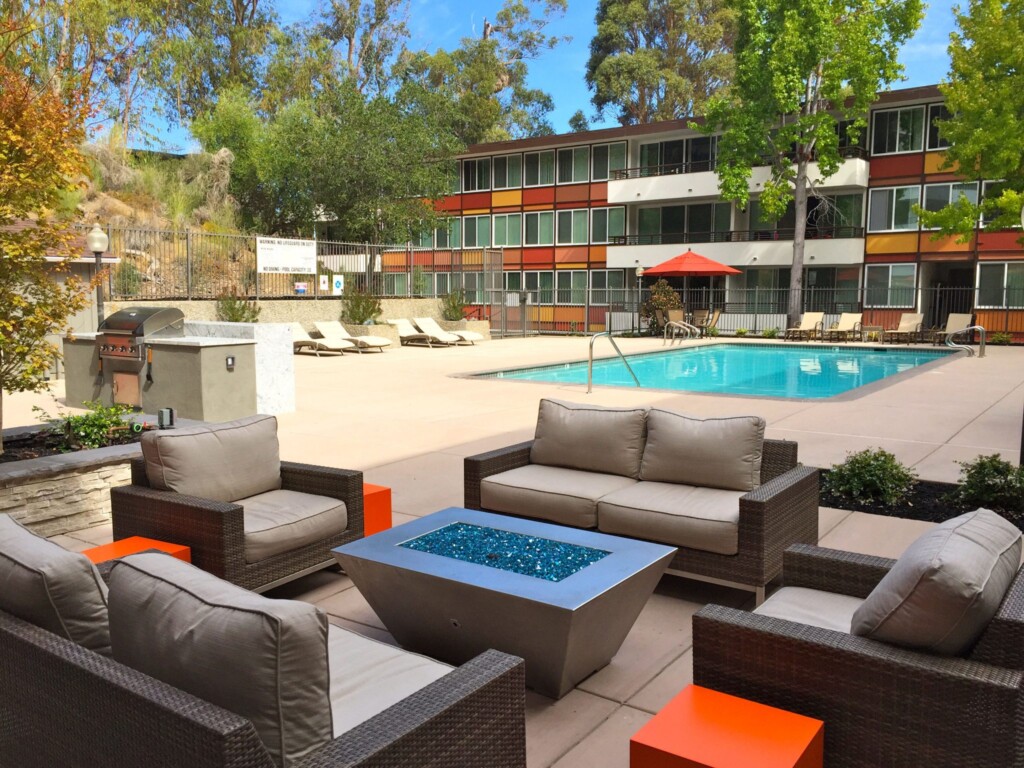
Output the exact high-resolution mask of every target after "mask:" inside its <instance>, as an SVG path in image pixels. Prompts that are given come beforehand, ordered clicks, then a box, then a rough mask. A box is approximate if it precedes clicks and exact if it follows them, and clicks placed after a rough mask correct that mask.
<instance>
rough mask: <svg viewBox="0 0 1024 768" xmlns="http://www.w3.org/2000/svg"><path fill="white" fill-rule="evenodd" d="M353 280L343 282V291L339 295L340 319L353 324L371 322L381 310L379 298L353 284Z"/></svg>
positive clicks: (378, 315)
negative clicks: (340, 295)
mask: <svg viewBox="0 0 1024 768" xmlns="http://www.w3.org/2000/svg"><path fill="white" fill-rule="evenodd" d="M354 282H355V281H352V282H348V281H346V283H345V293H344V294H343V295H342V297H341V319H342V320H344V321H345V322H347V323H354V324H355V325H367V324H370V323H373V321H374V320H376V319H377V318H378V317H380V313H381V312H382V311H383V310H382V309H381V305H380V299H379V298H378V297H376V296H374V295H373V294H372V293H367V292H366V291H365V290H363V289H362V288H360V287H358V286H356V285H354Z"/></svg>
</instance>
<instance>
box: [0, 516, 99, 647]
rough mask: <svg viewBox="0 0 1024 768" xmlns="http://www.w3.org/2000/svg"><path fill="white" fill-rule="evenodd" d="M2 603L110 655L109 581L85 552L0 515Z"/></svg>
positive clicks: (13, 611) (21, 615)
mask: <svg viewBox="0 0 1024 768" xmlns="http://www.w3.org/2000/svg"><path fill="white" fill-rule="evenodd" d="M0 608H2V609H3V610H5V611H7V612H8V613H10V614H12V615H14V616H17V617H18V618H19V619H24V620H25V621H28V622H31V623H32V624H35V625H36V626H37V627H42V628H43V629H45V630H47V631H49V632H53V633H54V634H55V635H60V636H61V637H63V638H66V639H68V640H71V641H73V642H75V643H78V644H79V645H81V646H84V647H85V648H89V649H90V650H93V651H96V652H97V653H102V654H104V655H107V656H109V655H110V631H109V629H108V625H107V587H106V585H105V584H104V583H103V579H101V578H100V575H99V573H98V572H97V570H96V566H94V565H93V564H92V563H91V562H90V561H89V558H87V557H86V556H85V555H80V554H77V553H75V552H68V551H67V550H66V549H64V547H62V546H60V545H59V544H54V543H53V542H52V541H49V540H48V539H44V538H43V537H42V536H36V535H35V534H34V533H32V531H30V530H28V529H27V528H24V527H22V526H21V525H20V524H19V523H18V522H17V521H16V520H15V519H14V518H13V517H11V516H10V515H0Z"/></svg>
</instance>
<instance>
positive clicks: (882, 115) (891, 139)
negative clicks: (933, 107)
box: [871, 107, 924, 155]
mask: <svg viewBox="0 0 1024 768" xmlns="http://www.w3.org/2000/svg"><path fill="white" fill-rule="evenodd" d="M874 120H875V123H874V132H873V134H872V135H873V137H874V141H873V143H872V145H871V154H873V155H890V154H894V153H896V152H918V151H920V150H921V146H922V144H923V141H924V107H906V108H905V109H889V110H886V111H884V112H875V113H874Z"/></svg>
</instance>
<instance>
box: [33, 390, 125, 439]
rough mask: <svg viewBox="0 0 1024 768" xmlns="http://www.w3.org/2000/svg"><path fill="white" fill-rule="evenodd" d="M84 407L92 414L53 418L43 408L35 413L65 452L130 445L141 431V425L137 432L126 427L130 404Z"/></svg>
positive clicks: (95, 404) (94, 404)
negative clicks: (40, 417)
mask: <svg viewBox="0 0 1024 768" xmlns="http://www.w3.org/2000/svg"><path fill="white" fill-rule="evenodd" d="M85 406H86V408H88V409H89V412H88V413H83V414H79V415H75V416H72V415H71V414H63V415H61V416H57V417H53V416H50V414H48V413H47V412H46V411H44V410H43V409H42V408H39V407H36V408H34V409H33V410H35V412H36V413H38V414H40V415H41V416H42V417H43V419H45V420H46V422H47V423H48V424H49V425H50V433H51V434H53V435H55V436H56V437H57V438H58V439H59V440H60V448H61V450H64V451H74V450H79V449H83V448H105V447H106V446H108V445H119V444H121V443H130V442H131V441H132V439H133V438H134V436H135V433H136V432H138V431H141V430H142V425H141V424H139V425H137V426H136V427H135V429H133V428H132V427H131V425H128V424H125V421H124V417H125V415H126V414H129V413H131V412H132V411H133V408H132V407H131V406H130V405H102V404H101V403H98V402H94V401H91V402H87V403H86V404H85Z"/></svg>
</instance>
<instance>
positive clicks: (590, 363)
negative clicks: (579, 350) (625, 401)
mask: <svg viewBox="0 0 1024 768" xmlns="http://www.w3.org/2000/svg"><path fill="white" fill-rule="evenodd" d="M599 336H607V337H608V341H610V342H611V343H612V346H613V347H615V351H616V352H618V353H619V357H620V358H622V362H623V363H625V364H626V370H627V371H629V375H630V376H632V377H633V381H634V382H636V385H637V386H638V387H639V386H640V379H638V378H637V377H636V374H635V373H633V367H632V366H631V365H630V364H629V360H627V359H626V356H625V355H624V354H622V350H621V349H619V345H618V344H616V343H615V339H613V338H612V332H611V331H601V332H600V333H595V334H594V335H593V336H591V337H590V357H589V358H588V359H587V394H588V395H589V394H590V390H591V389H592V388H593V384H594V342H595V341H597V339H598V337H599Z"/></svg>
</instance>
